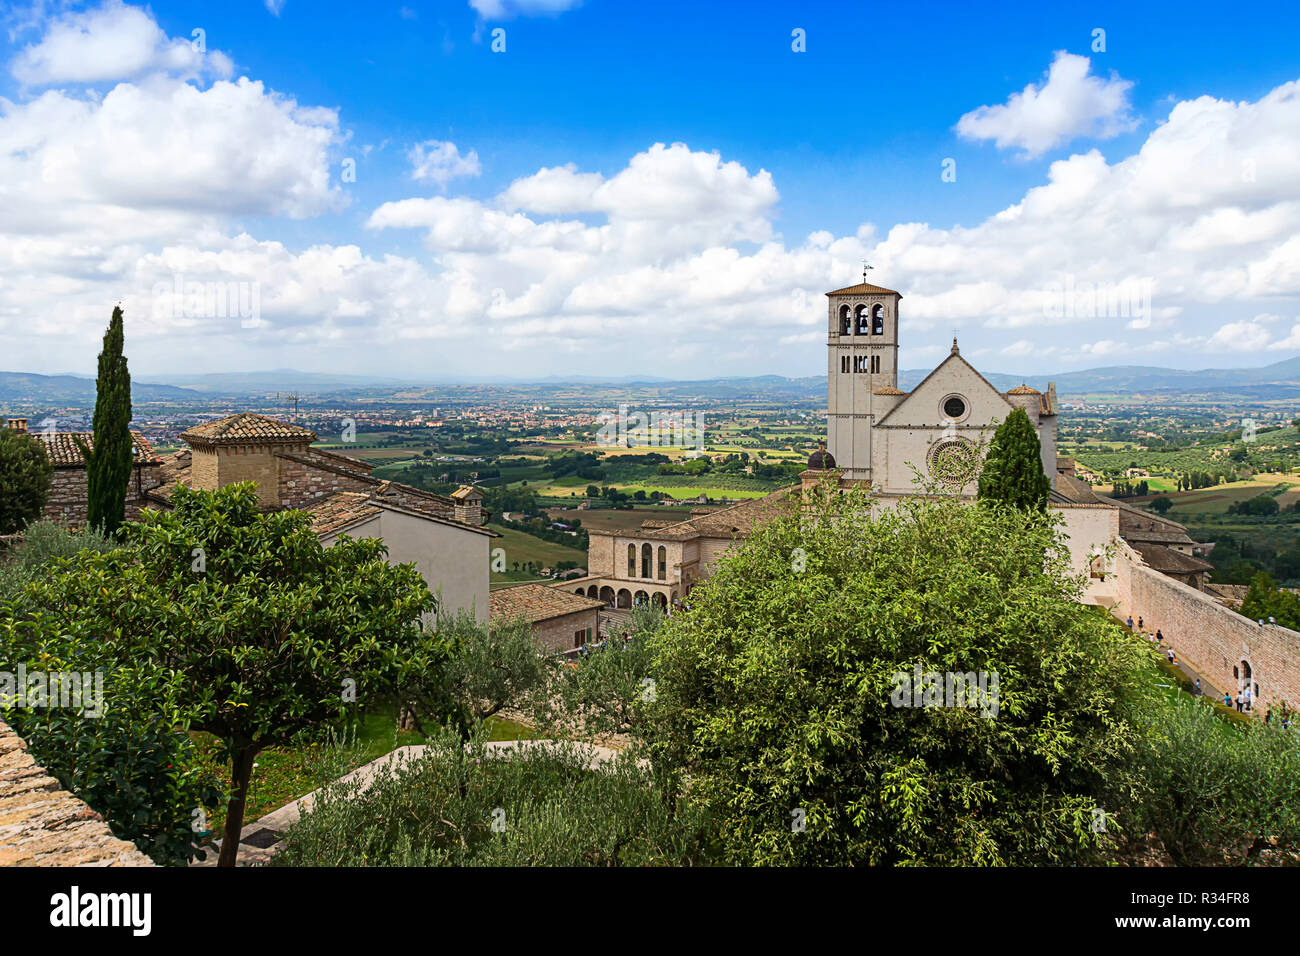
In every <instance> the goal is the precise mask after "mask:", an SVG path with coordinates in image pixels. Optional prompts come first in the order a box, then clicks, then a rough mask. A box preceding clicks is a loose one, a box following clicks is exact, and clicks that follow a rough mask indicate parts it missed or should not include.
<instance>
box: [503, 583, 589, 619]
mask: <svg viewBox="0 0 1300 956" xmlns="http://www.w3.org/2000/svg"><path fill="white" fill-rule="evenodd" d="M488 605H489V618H490V619H491V620H494V621H495V620H503V621H504V620H507V619H511V618H523V619H524V620H526V621H528V622H529V623H530V624H535V623H536V622H538V621H547V620H550V619H551V618H554V617H562V616H563V615H565V614H573V613H574V612H576V611H589V610H591V609H592V608H599V607H604V606H605V602H604V601H598V600H596V599H595V598H589V597H582V596H581V595H579V594H573V593H572V592H570V591H563V590H560V589H559V588H553V587H550V586H548V585H545V584H519V585H516V586H515V587H509V588H498V589H497V590H495V591H493V592H492V593H491V594H490V595H488Z"/></svg>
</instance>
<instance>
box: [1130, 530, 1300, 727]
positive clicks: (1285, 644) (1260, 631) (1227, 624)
mask: <svg viewBox="0 0 1300 956" xmlns="http://www.w3.org/2000/svg"><path fill="white" fill-rule="evenodd" d="M1119 550H1120V554H1119V558H1118V561H1117V568H1116V570H1117V571H1118V585H1119V587H1118V590H1119V597H1120V602H1119V607H1118V611H1119V616H1120V617H1121V618H1123V617H1127V616H1128V615H1132V616H1133V620H1134V621H1136V620H1137V619H1138V618H1139V617H1141V618H1142V623H1143V625H1144V628H1145V629H1146V630H1148V631H1150V632H1152V633H1154V632H1155V631H1156V629H1159V630H1160V632H1161V634H1162V635H1163V637H1164V639H1165V642H1166V643H1167V644H1168V645H1170V646H1171V647H1172V648H1173V649H1174V651H1175V653H1177V654H1178V656H1179V658H1180V659H1182V660H1184V661H1186V662H1187V664H1188V666H1189V667H1191V668H1192V669H1193V670H1195V671H1196V672H1197V673H1199V674H1200V675H1201V676H1202V677H1203V678H1205V679H1207V680H1209V682H1210V683H1211V684H1212V685H1213V686H1214V687H1215V688H1216V689H1218V690H1220V691H1225V690H1226V691H1229V692H1230V693H1232V694H1233V695H1235V694H1236V693H1237V691H1238V689H1239V688H1240V687H1244V686H1245V680H1244V679H1243V678H1242V677H1240V676H1238V677H1234V676H1233V668H1234V667H1235V668H1237V671H1238V675H1244V674H1245V673H1246V669H1245V667H1246V666H1249V668H1250V673H1251V681H1252V683H1254V684H1258V685H1259V693H1258V695H1257V697H1256V699H1257V700H1258V701H1260V702H1261V703H1264V704H1267V703H1268V702H1269V701H1272V700H1285V701H1287V702H1288V703H1289V704H1290V705H1291V706H1293V707H1295V706H1300V633H1296V632H1295V631H1292V630H1288V629H1287V628H1285V627H1274V626H1271V625H1268V624H1265V625H1264V626H1263V627H1260V626H1259V624H1257V623H1256V622H1254V621H1252V620H1250V619H1249V618H1245V617H1242V616H1241V615H1240V614H1238V613H1237V612H1236V611H1232V610H1229V609H1228V608H1226V607H1224V606H1223V605H1221V604H1219V603H1218V602H1217V601H1215V600H1214V598H1212V597H1210V595H1208V594H1206V593H1204V592H1203V591H1198V590H1196V589H1195V588H1192V587H1188V586H1187V585H1186V584H1183V583H1182V582H1180V581H1175V580H1174V579H1173V578H1171V577H1169V576H1167V575H1164V574H1161V573H1160V572H1159V571H1153V570H1151V569H1150V568H1148V567H1146V566H1145V565H1144V564H1143V563H1142V559H1141V557H1140V556H1138V555H1137V553H1136V552H1134V551H1133V550H1132V549H1130V548H1129V547H1128V546H1127V545H1125V544H1123V543H1122V542H1121V544H1120V548H1119ZM1251 690H1252V693H1254V688H1253V687H1252V688H1251Z"/></svg>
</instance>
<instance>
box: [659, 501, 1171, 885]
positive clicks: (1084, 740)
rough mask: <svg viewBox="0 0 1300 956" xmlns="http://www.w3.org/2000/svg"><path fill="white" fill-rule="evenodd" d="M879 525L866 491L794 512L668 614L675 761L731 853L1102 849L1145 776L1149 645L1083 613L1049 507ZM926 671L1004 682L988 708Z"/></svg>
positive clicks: (953, 510)
mask: <svg viewBox="0 0 1300 956" xmlns="http://www.w3.org/2000/svg"><path fill="white" fill-rule="evenodd" d="M828 490H829V489H828ZM869 513H870V501H869V499H868V498H867V497H866V496H865V494H864V492H862V491H860V490H858V489H853V490H851V491H849V492H847V493H845V494H833V493H827V494H825V495H823V496H819V497H818V498H816V499H815V500H813V501H808V502H805V505H804V508H803V509H802V513H801V512H800V510H799V509H794V508H792V509H791V513H789V514H786V515H784V516H780V517H778V518H777V519H776V520H774V521H772V522H771V523H770V524H767V525H766V526H764V527H762V528H759V529H758V530H756V531H755V532H754V533H753V534H751V535H750V536H749V537H748V538H747V539H745V541H744V542H743V543H742V544H740V545H739V546H738V547H736V548H734V549H732V550H731V551H729V552H728V553H727V554H726V555H725V556H724V557H723V558H722V559H721V560H720V561H719V562H718V564H717V565H715V567H714V572H713V575H712V576H711V577H710V578H709V579H708V580H707V581H705V582H704V583H703V584H701V585H698V586H697V587H696V588H695V589H694V590H693V591H692V592H691V603H692V610H691V611H690V612H689V613H686V614H682V615H674V616H672V617H670V618H668V620H667V622H666V623H665V625H664V627H663V628H662V629H661V630H660V631H659V633H658V634H657V635H656V636H655V637H654V638H653V639H652V640H651V642H650V651H651V654H652V655H653V667H652V670H651V674H652V677H653V679H654V681H655V688H656V702H655V703H654V704H653V705H652V706H651V708H650V710H649V713H648V714H647V715H646V716H645V719H644V720H643V722H642V723H643V726H644V727H645V731H644V733H645V734H646V735H647V738H648V742H649V746H650V751H651V753H652V755H653V756H654V759H655V760H657V761H659V762H661V763H662V764H663V765H664V766H666V767H676V768H680V770H681V771H682V773H683V774H684V776H685V779H688V780H689V781H690V787H689V790H688V795H689V797H690V799H694V800H699V801H701V802H702V803H703V805H704V807H705V810H706V812H707V813H708V814H709V816H710V817H711V819H712V821H713V825H714V827H715V828H716V830H717V833H718V835H719V839H720V841H721V844H722V847H723V850H724V853H725V858H726V861H727V862H729V863H758V864H827V865H841V864H857V863H871V864H921V863H925V864H931V865H949V864H1002V863H1014V864H1020V865H1029V864H1034V863H1065V862H1069V861H1082V860H1087V859H1091V858H1093V855H1094V854H1095V853H1097V852H1098V847H1099V845H1100V843H1101V840H1100V836H1099V835H1098V834H1096V833H1094V832H1092V820H1093V819H1094V818H1093V816H1092V811H1093V809H1094V808H1095V807H1097V806H1099V805H1104V804H1103V803H1101V801H1102V800H1103V799H1104V797H1105V796H1106V795H1108V794H1112V793H1114V792H1116V791H1123V789H1124V788H1125V787H1126V786H1127V785H1128V784H1127V783H1126V777H1127V775H1128V774H1129V770H1128V768H1127V764H1126V756H1127V754H1128V753H1129V751H1130V749H1131V740H1130V739H1129V738H1130V733H1129V731H1128V730H1127V727H1126V725H1125V724H1124V723H1123V720H1122V713H1121V711H1120V705H1119V703H1118V700H1119V699H1121V698H1122V697H1123V696H1124V695H1125V694H1126V693H1129V692H1130V691H1131V689H1132V688H1133V687H1134V678H1133V676H1132V675H1133V674H1134V673H1135V669H1136V667H1135V665H1136V662H1137V660H1138V658H1137V655H1139V654H1141V653H1149V652H1147V651H1144V650H1143V648H1142V647H1141V645H1139V644H1138V643H1137V642H1136V641H1134V640H1133V639H1132V638H1131V636H1129V635H1126V634H1125V633H1123V629H1122V628H1121V627H1120V626H1118V625H1117V624H1116V623H1115V622H1113V621H1111V620H1109V619H1108V618H1107V617H1106V616H1105V615H1101V614H1097V613H1094V612H1093V611H1092V610H1090V609H1088V608H1085V607H1083V606H1082V605H1080V604H1078V603H1077V600H1078V598H1079V596H1080V595H1081V593H1082V588H1083V580H1082V578H1081V577H1078V576H1074V575H1073V574H1072V573H1071V570H1070V563H1069V555H1068V549H1067V548H1066V547H1065V545H1064V543H1063V541H1062V540H1061V538H1060V537H1059V535H1058V534H1057V532H1056V531H1055V522H1056V520H1057V519H1056V518H1054V517H1053V516H1052V515H1050V514H1048V513H1045V512H1042V511H1039V510H1037V509H1033V508H1030V509H1015V508H983V507H970V506H969V505H966V504H962V503H961V502H960V501H958V500H956V499H955V498H952V497H941V498H936V499H934V500H925V499H916V500H912V501H906V502H903V503H901V504H899V505H898V507H897V509H896V510H890V511H884V512H882V513H880V514H879V515H878V516H876V517H874V518H868V517H866V516H867V515H868V514H869ZM918 669H919V671H920V673H921V674H922V678H923V683H925V684H926V686H927V687H929V686H930V685H929V683H928V681H926V680H925V675H926V674H927V673H934V674H937V675H939V679H940V681H941V683H942V684H943V688H942V692H943V693H948V688H947V678H946V675H948V674H953V675H957V674H962V675H966V674H970V675H972V676H973V677H975V678H976V680H977V681H978V677H979V675H980V674H981V673H983V674H985V675H986V677H985V681H986V683H985V689H986V691H987V692H988V696H987V697H986V698H984V699H983V702H982V703H981V702H980V699H979V698H977V699H976V701H975V702H976V703H977V704H978V706H976V707H970V706H966V707H961V706H915V705H916V704H918V703H921V704H924V703H926V702H927V700H930V698H928V697H926V696H922V697H921V698H920V699H912V698H910V695H909V697H906V698H902V697H896V694H898V692H899V691H900V689H901V688H902V687H903V686H904V684H903V682H906V684H911V682H912V678H913V677H914V675H915V674H916V672H917V670H918ZM993 675H997V676H996V680H994V678H993ZM956 689H957V688H956V684H955V682H954V687H953V690H954V691H955V690H956ZM909 690H918V692H919V689H917V688H909ZM953 696H954V697H955V694H954V695H953ZM947 699H948V700H952V698H951V697H949V698H947ZM966 702H967V703H968V704H969V703H970V701H969V699H967V701H966ZM992 704H995V706H991V705H992Z"/></svg>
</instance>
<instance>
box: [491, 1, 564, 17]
mask: <svg viewBox="0 0 1300 956" xmlns="http://www.w3.org/2000/svg"><path fill="white" fill-rule="evenodd" d="M581 3H582V0H469V5H470V7H471V9H473V10H474V11H475V12H476V13H477V14H478V15H479V16H480V17H482V18H483V19H484V20H512V19H514V18H515V17H536V16H556V15H558V14H561V13H564V12H565V11H566V10H572V9H574V8H575V7H577V6H580V5H581Z"/></svg>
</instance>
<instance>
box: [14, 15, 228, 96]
mask: <svg viewBox="0 0 1300 956" xmlns="http://www.w3.org/2000/svg"><path fill="white" fill-rule="evenodd" d="M200 39H201V38H200V37H193V38H191V39H179V38H175V39H173V38H169V37H168V36H167V34H166V33H164V32H163V30H162V29H161V28H160V27H159V26H158V24H157V23H156V22H155V21H154V19H153V17H151V16H150V15H149V14H148V13H147V12H146V11H144V10H141V9H139V8H137V7H128V6H126V5H125V4H123V3H121V2H120V0H109V2H107V3H105V4H104V5H103V6H100V7H97V8H95V9H93V10H86V11H79V12H75V13H67V14H65V15H63V16H62V17H60V18H58V19H57V20H55V21H54V22H53V23H51V24H49V26H48V29H47V30H46V32H45V35H44V36H43V37H42V38H41V39H40V41H39V42H37V43H34V44H32V45H30V46H28V47H26V48H25V49H24V50H22V52H20V53H19V54H18V56H17V57H16V58H15V59H14V61H13V63H12V64H11V65H10V72H11V73H12V74H13V76H14V78H15V79H17V80H18V81H19V82H22V83H25V84H27V85H28V86H46V85H51V84H56V83H102V82H107V81H112V80H120V79H128V78H131V77H135V76H140V75H141V74H144V73H148V72H154V71H162V72H166V73H173V74H178V75H184V76H198V75H200V74H201V73H212V74H215V75H217V76H224V77H228V76H230V74H231V71H232V69H233V67H232V64H231V62H230V59H229V58H228V57H227V56H226V55H225V54H223V53H221V52H219V51H213V52H212V53H208V52H206V50H205V49H204V47H205V46H206V43H205V42H200Z"/></svg>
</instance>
